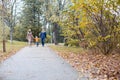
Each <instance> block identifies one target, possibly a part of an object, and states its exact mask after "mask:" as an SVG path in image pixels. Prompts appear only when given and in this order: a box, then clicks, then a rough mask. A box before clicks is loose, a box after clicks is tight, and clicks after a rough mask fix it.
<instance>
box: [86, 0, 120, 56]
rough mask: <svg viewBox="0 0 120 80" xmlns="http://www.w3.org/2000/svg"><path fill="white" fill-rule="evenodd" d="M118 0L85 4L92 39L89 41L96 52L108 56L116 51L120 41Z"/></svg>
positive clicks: (100, 0) (103, 0) (102, 0)
mask: <svg viewBox="0 0 120 80" xmlns="http://www.w3.org/2000/svg"><path fill="white" fill-rule="evenodd" d="M117 1H118V0H114V1H113V0H99V1H96V0H94V1H92V2H91V1H90V0H88V3H85V6H84V9H85V11H86V13H87V16H88V20H89V22H90V23H89V25H91V26H88V30H89V31H90V34H91V35H92V37H90V38H89V39H90V41H91V42H93V43H94V44H92V43H91V42H90V43H91V44H92V45H94V46H95V48H97V49H98V50H100V51H101V52H102V53H104V54H109V53H111V52H112V51H113V50H115V49H116V47H117V44H118V43H119V39H120V36H119V34H120V24H119V23H120V16H119V15H120V13H119V9H120V8H119V6H118V4H117Z"/></svg>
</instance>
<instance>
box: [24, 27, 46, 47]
mask: <svg viewBox="0 0 120 80" xmlns="http://www.w3.org/2000/svg"><path fill="white" fill-rule="evenodd" d="M39 38H40V39H41V43H42V46H43V47H44V44H45V39H46V32H45V30H44V28H43V29H42V31H41V32H40V33H39V37H38V36H36V37H35V38H34V37H33V34H32V31H31V29H29V30H28V32H27V37H26V39H27V40H28V45H29V46H31V45H32V42H33V40H34V41H35V44H36V46H37V47H38V46H39V41H40V39H39Z"/></svg>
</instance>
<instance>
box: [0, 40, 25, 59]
mask: <svg viewBox="0 0 120 80" xmlns="http://www.w3.org/2000/svg"><path fill="white" fill-rule="evenodd" d="M24 46H26V42H20V41H13V43H12V44H11V43H10V41H9V40H8V41H7V42H6V52H3V51H2V42H1V43H0V61H3V60H5V59H7V58H8V57H10V56H11V55H13V54H15V53H16V52H17V51H19V50H20V49H21V48H23V47H24Z"/></svg>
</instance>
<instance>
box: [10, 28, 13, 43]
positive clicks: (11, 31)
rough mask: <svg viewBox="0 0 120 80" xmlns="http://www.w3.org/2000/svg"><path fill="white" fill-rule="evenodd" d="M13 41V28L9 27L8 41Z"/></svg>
mask: <svg viewBox="0 0 120 80" xmlns="http://www.w3.org/2000/svg"><path fill="white" fill-rule="evenodd" d="M12 42H13V29H12V28H10V43H11V44H12Z"/></svg>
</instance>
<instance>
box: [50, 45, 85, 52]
mask: <svg viewBox="0 0 120 80" xmlns="http://www.w3.org/2000/svg"><path fill="white" fill-rule="evenodd" d="M49 47H50V48H52V49H53V50H56V51H58V52H71V53H75V54H78V53H83V52H85V51H86V50H84V49H83V48H80V47H67V46H63V45H50V46H49Z"/></svg>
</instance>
